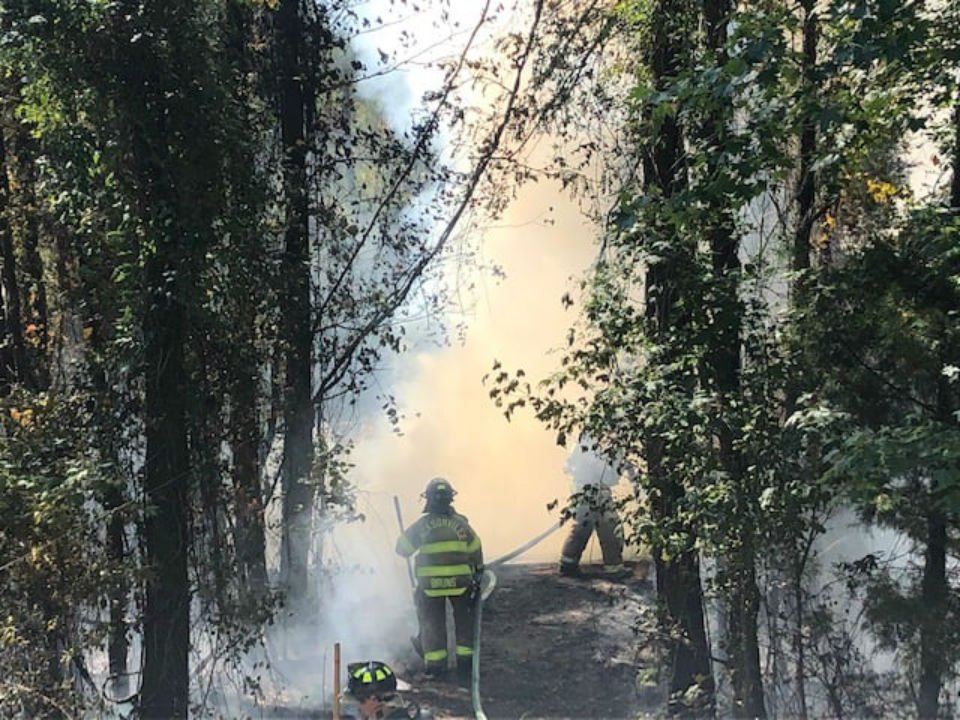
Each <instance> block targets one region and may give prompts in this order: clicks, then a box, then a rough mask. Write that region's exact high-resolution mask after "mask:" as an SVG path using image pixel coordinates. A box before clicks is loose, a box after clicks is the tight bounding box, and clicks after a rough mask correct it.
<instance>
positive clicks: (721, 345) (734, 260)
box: [703, 0, 766, 718]
mask: <svg viewBox="0 0 960 720" xmlns="http://www.w3.org/2000/svg"><path fill="white" fill-rule="evenodd" d="M730 12H731V2H730V0H706V2H704V4H703V14H704V21H705V26H706V41H707V49H708V51H709V52H711V53H712V54H713V56H714V61H715V64H716V67H719V68H722V67H724V65H725V64H726V61H727V52H726V43H727V23H728V22H729V16H730ZM715 102H717V103H718V104H717V105H716V107H715V108H714V109H713V110H712V111H711V113H710V116H709V117H708V119H707V122H706V127H705V128H704V135H705V137H706V139H707V143H708V145H710V146H713V147H722V146H723V144H724V143H725V141H726V136H727V130H728V128H727V126H728V123H729V122H730V120H731V116H732V113H733V109H732V107H731V106H730V102H729V100H726V101H725V100H721V99H720V98H717V99H716V100H715ZM722 102H726V106H724V105H722V104H720V103H722ZM718 160H719V156H714V158H711V159H709V160H708V169H709V177H710V178H717V177H718V176H720V175H722V173H724V172H725V171H726V170H725V168H724V167H723V166H722V165H721V164H720V162H719V161H718ZM721 203H722V200H721ZM711 211H712V213H711V214H712V217H713V223H712V225H711V226H710V227H708V228H707V230H706V235H707V241H708V243H709V246H710V255H711V266H712V271H713V285H714V287H715V290H716V301H715V305H714V308H713V310H714V315H713V323H712V327H711V332H710V335H709V338H708V343H709V347H708V349H707V357H706V374H707V382H708V389H711V388H710V386H712V389H713V391H714V392H716V393H717V395H718V397H719V401H720V402H719V408H718V410H717V417H718V421H719V424H718V427H717V430H716V438H717V444H718V448H719V455H718V460H719V463H720V466H721V467H722V468H723V470H724V472H725V473H726V475H727V477H728V478H729V480H730V483H731V485H732V486H733V488H734V491H735V493H736V495H737V505H738V508H737V509H738V512H737V519H736V521H735V530H734V532H735V535H736V537H735V545H736V549H735V550H734V557H732V558H731V559H730V566H731V567H730V569H731V573H730V576H731V579H732V588H731V596H730V602H731V605H732V608H731V619H732V622H731V623H730V628H731V630H733V631H735V632H732V633H731V638H730V643H731V651H732V652H731V657H732V659H733V664H732V667H731V675H732V680H733V690H734V712H735V713H736V714H741V713H742V714H743V715H744V716H746V717H757V718H762V717H766V710H765V707H764V698H763V678H762V675H761V672H760V651H759V644H758V639H757V636H758V629H757V617H758V614H759V610H760V591H759V588H758V587H757V581H756V554H755V552H754V548H755V541H754V533H755V524H754V522H753V519H754V518H756V516H757V515H756V508H755V507H754V505H755V502H756V501H755V498H754V495H755V493H754V492H753V488H752V487H750V486H748V485H747V478H746V477H745V473H744V471H743V463H742V462H741V460H740V457H739V453H738V452H737V450H736V445H737V440H738V437H737V431H736V420H735V419H734V421H733V422H732V423H731V422H727V421H726V417H725V416H726V415H727V414H728V413H730V412H732V411H733V410H732V408H733V407H734V405H735V401H736V398H737V396H738V395H739V392H740V352H741V348H740V346H741V334H742V329H741V326H742V322H743V320H742V312H741V306H740V300H739V288H740V256H739V253H740V242H739V238H738V237H737V236H736V232H735V227H734V220H733V217H732V215H731V210H730V208H729V207H727V206H725V205H723V204H720V203H717V204H716V205H715V206H714V207H713V208H711ZM731 401H732V402H731Z"/></svg>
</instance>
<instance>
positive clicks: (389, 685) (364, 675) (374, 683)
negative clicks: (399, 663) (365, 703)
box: [347, 660, 397, 700]
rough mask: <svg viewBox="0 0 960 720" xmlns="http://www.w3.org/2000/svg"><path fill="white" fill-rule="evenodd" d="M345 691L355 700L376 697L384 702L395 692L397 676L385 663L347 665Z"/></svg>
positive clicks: (373, 662) (376, 661)
mask: <svg viewBox="0 0 960 720" xmlns="http://www.w3.org/2000/svg"><path fill="white" fill-rule="evenodd" d="M347 674H348V675H349V676H350V678H349V680H347V691H348V692H349V693H350V694H351V695H353V696H354V697H355V698H357V700H365V699H366V698H368V697H373V696H377V697H379V698H380V699H381V700H386V699H387V698H388V696H390V695H393V693H395V692H396V691H397V676H396V675H394V674H393V670H391V669H390V666H389V665H387V664H386V663H382V662H380V661H379V660H370V661H368V662H356V663H350V664H349V665H347Z"/></svg>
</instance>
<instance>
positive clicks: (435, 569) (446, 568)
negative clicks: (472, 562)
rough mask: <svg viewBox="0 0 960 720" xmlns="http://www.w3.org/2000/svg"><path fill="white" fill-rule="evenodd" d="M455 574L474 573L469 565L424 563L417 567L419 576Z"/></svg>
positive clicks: (447, 575)
mask: <svg viewBox="0 0 960 720" xmlns="http://www.w3.org/2000/svg"><path fill="white" fill-rule="evenodd" d="M454 575H473V569H472V568H471V567H470V566H469V565H422V566H421V567H418V568H417V577H452V576H454Z"/></svg>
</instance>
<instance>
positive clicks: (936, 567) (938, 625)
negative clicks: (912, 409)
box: [917, 480, 948, 720]
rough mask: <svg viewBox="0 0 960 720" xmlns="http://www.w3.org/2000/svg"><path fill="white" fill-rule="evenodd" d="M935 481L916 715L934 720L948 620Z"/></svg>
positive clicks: (942, 524)
mask: <svg viewBox="0 0 960 720" xmlns="http://www.w3.org/2000/svg"><path fill="white" fill-rule="evenodd" d="M936 495H937V482H936V480H931V482H930V497H929V498H928V500H927V502H928V504H929V507H928V509H927V537H926V544H927V549H926V553H925V557H924V564H923V578H922V580H921V590H920V599H921V605H922V607H923V617H922V618H921V620H920V688H919V691H918V693H917V717H919V718H924V719H928V718H929V719H930V720H934V719H935V718H936V717H937V715H938V713H939V709H940V690H941V688H942V686H943V673H944V672H945V671H946V669H947V667H946V662H945V655H946V648H945V647H944V644H943V637H944V623H945V622H947V617H946V616H947V613H946V602H947V595H948V588H947V523H946V518H945V517H944V514H943V512H942V510H941V509H940V508H939V507H937V506H936V503H937V499H936Z"/></svg>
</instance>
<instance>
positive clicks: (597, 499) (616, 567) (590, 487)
mask: <svg viewBox="0 0 960 720" xmlns="http://www.w3.org/2000/svg"><path fill="white" fill-rule="evenodd" d="M589 442H590V440H589V437H588V436H586V435H582V436H581V437H580V440H579V442H578V443H577V445H576V447H574V449H573V451H572V452H571V453H570V456H569V457H568V458H567V464H566V467H564V471H565V472H566V473H567V474H568V475H569V476H570V477H571V478H572V480H573V483H572V485H573V491H574V493H575V494H576V496H577V503H576V507H575V509H574V514H573V525H572V526H571V528H570V534H569V535H568V536H567V539H566V542H564V544H563V549H562V550H561V555H560V574H561V575H567V576H570V577H580V576H581V572H580V557H581V556H582V555H583V551H584V549H585V548H586V547H587V543H588V542H589V540H590V536H591V535H592V534H593V533H594V532H596V533H597V538H598V539H599V540H600V551H601V553H602V554H603V574H604V575H605V576H606V577H610V578H622V577H624V576H626V575H629V571H628V570H627V568H626V567H625V566H624V564H623V533H622V531H621V529H620V517H619V516H618V514H617V511H616V508H615V507H614V502H613V495H612V494H611V491H610V489H611V488H612V487H613V486H615V485H617V484H618V483H619V482H620V473H619V472H617V469H616V468H615V467H613V466H612V465H611V464H610V463H608V462H607V461H606V460H604V459H603V458H602V457H600V456H599V455H597V454H595V453H594V452H592V451H591V450H590V448H589V447H588V443H589Z"/></svg>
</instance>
